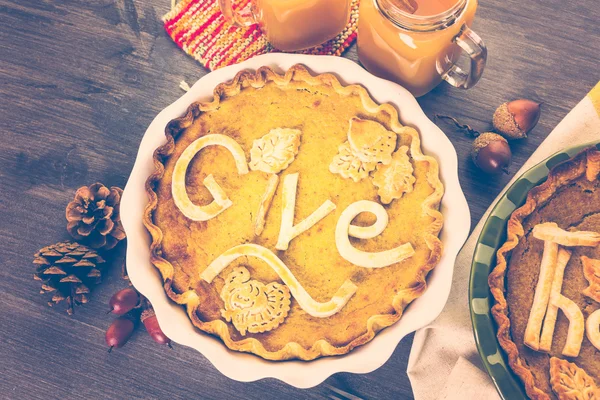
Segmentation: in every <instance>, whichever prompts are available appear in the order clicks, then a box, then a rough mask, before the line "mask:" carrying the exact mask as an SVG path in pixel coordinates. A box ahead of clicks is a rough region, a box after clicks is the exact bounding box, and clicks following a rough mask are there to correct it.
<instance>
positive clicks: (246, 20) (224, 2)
mask: <svg viewBox="0 0 600 400" xmlns="http://www.w3.org/2000/svg"><path fill="white" fill-rule="evenodd" d="M232 3H233V0H219V7H220V8H221V12H222V13H223V16H224V17H225V20H226V21H227V22H229V23H231V24H234V25H236V26H239V27H243V26H250V25H254V24H257V23H258V21H257V20H256V18H255V17H254V13H253V12H252V1H250V2H249V3H248V5H247V6H246V7H244V8H243V9H242V10H234V9H233V4H232Z"/></svg>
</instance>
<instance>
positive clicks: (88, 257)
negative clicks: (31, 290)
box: [33, 241, 104, 315]
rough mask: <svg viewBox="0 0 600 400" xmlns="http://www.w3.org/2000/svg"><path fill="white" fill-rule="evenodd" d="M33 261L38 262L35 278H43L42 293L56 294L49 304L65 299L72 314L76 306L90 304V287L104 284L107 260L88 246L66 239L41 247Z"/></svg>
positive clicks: (39, 279)
mask: <svg viewBox="0 0 600 400" xmlns="http://www.w3.org/2000/svg"><path fill="white" fill-rule="evenodd" d="M33 263H34V264H35V265H37V271H36V273H35V274H34V276H33V277H34V279H35V280H38V281H42V290H41V291H40V293H41V294H45V293H53V296H52V301H49V302H48V305H49V306H53V305H54V304H58V303H60V302H61V301H63V300H65V301H66V302H67V313H69V315H72V314H73V306H74V305H75V304H77V305H80V304H85V303H87V302H88V298H87V294H89V293H90V287H92V286H94V285H97V284H98V283H100V280H101V275H102V273H101V267H100V264H103V263H104V260H103V259H102V257H100V256H99V255H98V253H96V251H94V250H92V249H90V248H89V247H87V246H84V245H81V244H77V243H73V242H69V241H65V242H60V243H56V244H53V245H51V246H48V247H44V248H43V249H41V250H39V251H38V252H37V253H35V255H34V259H33Z"/></svg>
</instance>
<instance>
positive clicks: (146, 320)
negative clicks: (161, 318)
mask: <svg viewBox="0 0 600 400" xmlns="http://www.w3.org/2000/svg"><path fill="white" fill-rule="evenodd" d="M140 320H141V321H142V324H144V327H146V331H148V334H149V335H150V337H151V338H152V340H154V341H155V342H156V343H158V344H166V345H167V346H169V347H171V339H169V338H168V337H167V335H165V334H164V332H163V331H162V329H160V325H158V319H157V318H156V314H155V313H154V310H153V309H152V306H148V308H146V309H145V310H144V312H142V315H141V317H140Z"/></svg>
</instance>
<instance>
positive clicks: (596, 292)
mask: <svg viewBox="0 0 600 400" xmlns="http://www.w3.org/2000/svg"><path fill="white" fill-rule="evenodd" d="M581 263H582V264H583V275H584V276H585V279H587V281H588V282H589V283H590V286H588V287H587V288H585V289H584V290H583V292H582V293H583V294H584V295H586V296H587V297H589V298H590V299H592V300H595V301H597V302H598V303H600V260H594V259H592V258H589V257H586V256H581Z"/></svg>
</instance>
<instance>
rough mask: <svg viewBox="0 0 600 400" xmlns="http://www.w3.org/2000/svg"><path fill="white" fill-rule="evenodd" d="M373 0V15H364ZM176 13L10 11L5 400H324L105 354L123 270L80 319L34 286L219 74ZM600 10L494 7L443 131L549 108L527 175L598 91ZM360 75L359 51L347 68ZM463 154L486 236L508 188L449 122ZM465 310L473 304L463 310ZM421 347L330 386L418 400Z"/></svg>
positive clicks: (150, 6)
mask: <svg viewBox="0 0 600 400" xmlns="http://www.w3.org/2000/svg"><path fill="white" fill-rule="evenodd" d="M363 1H364V0H363ZM169 4H170V1H169V0H145V1H143V0H118V1H115V0H94V1H89V0H60V1H59V0H0V35H1V41H0V48H1V53H0V54H1V56H0V81H1V83H2V85H1V87H0V93H1V96H2V100H1V103H0V131H1V132H2V135H3V137H2V144H1V146H0V176H1V182H2V183H1V186H0V221H1V222H0V262H1V265H2V266H3V268H2V271H1V279H0V296H1V299H0V320H1V321H2V323H1V324H0V336H1V337H2V340H1V342H0V354H1V357H0V373H1V375H2V379H0V397H2V398H11V399H20V398H26V399H37V398H40V399H41V398H44V399H47V398H115V399H123V398H173V399H179V398H197V397H201V398H214V399H222V398H239V397H242V398H248V399H261V400H262V399H276V398H324V397H326V396H327V395H328V393H327V390H326V389H325V388H324V387H323V386H318V387H316V388H313V389H309V390H305V391H300V390H297V389H294V388H291V387H289V386H287V385H285V384H283V383H281V382H278V381H275V380H265V381H261V382H254V383H247V384H243V383H239V382H235V381H232V380H229V379H228V378H225V377H224V376H223V375H221V374H220V373H219V372H218V371H216V370H215V369H214V368H213V367H212V366H211V365H210V363H209V362H208V361H207V360H206V359H205V358H204V357H203V356H202V355H200V354H199V353H197V352H195V351H191V350H189V349H187V348H184V347H182V346H175V349H174V350H169V349H167V348H162V347H159V346H158V345H155V344H154V343H153V342H151V340H150V338H149V337H148V336H147V335H146V334H145V333H143V331H140V332H138V333H137V334H136V335H135V337H134V338H133V339H132V340H131V342H130V343H128V344H127V345H126V346H125V347H124V348H123V349H120V350H118V351H114V352H113V353H112V354H108V353H107V352H106V347H105V345H104V331H105V329H106V328H107V327H108V325H109V324H110V321H111V319H112V318H111V317H110V316H107V315H105V314H104V311H105V310H106V306H107V303H108V299H109V297H110V295H111V294H112V293H113V292H115V291H116V290H117V289H119V288H121V287H123V286H124V283H123V281H122V280H121V279H120V278H119V274H118V272H117V269H118V268H114V269H113V272H112V274H111V275H110V276H109V277H107V279H106V280H105V282H104V284H102V285H100V286H99V287H98V288H97V290H95V291H94V292H93V294H92V302H91V303H90V304H89V305H87V306H85V307H82V308H79V309H77V310H76V314H75V316H74V317H68V316H67V315H66V314H65V313H64V312H63V310H62V307H61V306H59V307H57V308H55V309H48V307H47V306H46V304H45V300H44V299H43V298H42V297H41V296H40V295H38V289H39V287H38V283H37V282H34V281H33V279H32V272H33V266H32V264H31V260H32V254H33V253H34V252H35V251H36V250H37V249H38V248H40V247H42V246H44V245H47V244H50V243H54V242H56V241H59V240H62V239H66V238H68V234H67V232H66V230H65V217H64V209H65V206H66V204H67V203H68V201H69V200H70V199H71V198H72V196H73V193H74V191H75V190H76V188H77V187H79V186H81V185H84V184H90V183H92V182H95V181H101V182H104V183H106V184H109V185H118V186H121V187H122V186H124V184H125V182H126V180H127V177H128V175H129V172H130V170H131V168H132V165H133V162H134V157H135V154H136V152H137V147H138V144H139V141H140V139H141V137H142V135H143V133H144V131H145V129H146V127H147V126H148V124H149V123H150V121H151V120H152V119H153V118H154V116H155V115H156V114H157V113H158V112H159V111H160V110H162V109H163V108H164V107H166V106H167V105H169V104H170V103H172V102H173V101H174V100H176V99H177V98H178V97H179V96H180V95H181V94H182V93H181V92H180V90H179V89H178V88H177V86H178V83H179V82H180V81H181V80H182V79H185V80H186V81H187V82H189V83H192V82H194V81H195V80H196V79H198V78H200V77H201V76H202V75H204V74H206V72H207V71H206V70H205V69H203V68H202V67H200V66H199V65H198V64H197V63H196V62H195V61H194V60H192V59H191V58H189V57H187V56H186V55H185V54H184V53H183V52H182V51H180V50H179V49H178V48H177V47H176V46H175V44H173V43H172V42H171V40H170V39H169V38H168V36H167V35H166V34H165V32H164V30H163V28H162V23H161V22H160V16H161V15H163V14H164V13H165V12H166V11H168V7H169ZM599 14H600V10H599V8H598V2H597V0H580V1H577V2H565V1H562V0H531V1H527V2H523V1H517V0H503V1H500V0H494V1H491V0H490V1H482V2H481V4H480V7H479V10H478V17H477V19H476V22H475V26H474V29H475V30H476V31H477V32H478V33H479V34H480V35H481V36H482V37H483V38H484V40H485V41H486V43H487V46H488V49H489V59H488V66H487V69H486V72H485V74H484V76H483V78H482V80H481V82H480V83H479V84H478V85H477V86H476V87H475V88H473V89H472V90H469V91H458V90H453V89H451V88H449V87H448V86H446V85H441V86H440V87H438V88H437V89H435V90H434V91H433V92H432V93H430V94H428V95H427V96H425V97H423V98H421V99H420V100H419V102H420V104H421V105H422V107H423V109H424V110H425V112H426V113H427V115H429V116H430V117H433V115H434V114H436V113H439V114H446V115H453V116H456V117H458V118H460V119H461V121H463V122H464V123H468V124H470V125H472V126H473V127H474V128H476V129H480V130H486V129H488V128H489V126H490V124H489V121H490V119H491V115H492V113H493V111H494V109H495V108H496V107H497V106H498V105H499V104H500V103H502V102H503V101H505V100H508V99H512V98H518V97H527V98H532V99H535V100H539V101H542V102H543V103H544V106H543V115H542V118H541V120H540V123H539V125H538V126H537V127H536V129H535V130H534V131H533V133H532V134H531V136H530V138H528V139H526V140H524V141H522V142H519V143H517V144H515V145H514V146H513V150H514V165H513V167H512V168H511V170H512V171H513V172H514V171H516V170H517V169H518V167H519V166H520V165H521V164H522V163H523V162H524V161H525V160H526V159H527V158H528V157H529V155H530V154H531V153H532V152H533V150H534V149H535V148H536V147H537V146H538V145H539V143H541V141H542V140H543V139H544V138H545V137H546V136H547V134H548V133H549V132H550V131H551V130H552V128H553V127H554V126H555V125H556V124H557V123H558V122H559V121H560V120H561V119H562V117H563V116H564V115H565V114H566V113H567V112H568V111H569V110H570V109H571V108H572V107H573V106H575V104H576V103H577V102H578V101H579V100H580V99H581V98H582V96H583V95H584V94H585V93H586V92H587V91H588V90H589V89H590V88H591V87H592V86H593V85H594V84H595V83H596V82H597V80H598V79H599V78H600V71H599V69H598V65H599V64H600V60H599V55H600V28H599V25H598V20H599V18H600V15H599ZM345 56H347V57H349V58H351V59H353V60H356V59H357V57H356V52H355V49H354V48H353V49H351V50H350V51H349V52H347V54H346V55H345ZM440 126H441V128H442V129H443V130H444V131H445V132H446V133H447V135H448V136H449V137H450V139H451V140H452V142H453V143H454V146H455V147H456V149H457V152H458V154H459V160H460V166H459V173H460V177H461V183H462V185H463V189H464V190H465V192H466V195H467V198H468V200H469V204H470V207H471V215H472V219H473V224H475V223H476V222H477V221H478V220H479V218H480V217H481V215H482V214H483V212H484V211H485V209H486V208H487V207H488V206H489V204H490V203H491V201H492V200H493V199H494V197H495V196H496V195H497V193H498V192H499V191H500V190H501V189H502V187H503V186H504V185H505V184H506V183H507V182H508V180H509V179H510V176H501V177H497V178H489V177H487V176H484V175H483V174H481V173H479V172H478V171H477V170H476V169H475V168H474V167H473V165H472V163H471V162H470V160H469V157H468V154H469V149H470V140H469V139H468V138H465V137H464V136H463V134H462V133H461V132H457V131H456V130H454V129H452V128H451V127H450V126H448V125H445V124H443V123H440ZM466 306H467V305H466V304H465V307H466ZM411 341H412V338H411V337H409V338H406V339H405V340H403V341H402V342H401V343H400V345H399V346H398V348H397V349H396V351H395V352H394V355H393V356H392V358H391V359H390V361H389V362H387V363H386V364H385V365H384V366H383V367H381V368H380V369H378V370H377V371H375V372H373V373H370V374H366V375H351V374H338V375H335V376H333V377H330V378H329V379H328V380H327V381H326V382H327V383H329V384H331V385H333V386H336V387H340V388H342V389H344V390H346V391H348V392H352V393H354V394H356V395H357V396H361V397H365V398H379V399H384V398H389V399H405V398H411V397H412V391H411V389H410V384H409V381H408V378H407V376H406V373H405V370H406V363H407V360H408V354H409V350H410V344H411Z"/></svg>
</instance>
